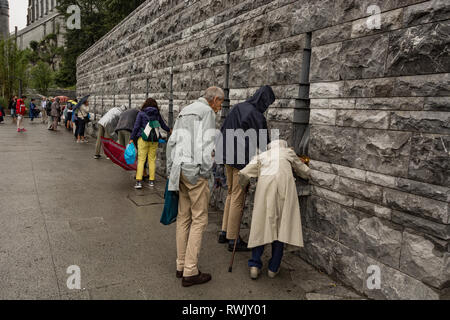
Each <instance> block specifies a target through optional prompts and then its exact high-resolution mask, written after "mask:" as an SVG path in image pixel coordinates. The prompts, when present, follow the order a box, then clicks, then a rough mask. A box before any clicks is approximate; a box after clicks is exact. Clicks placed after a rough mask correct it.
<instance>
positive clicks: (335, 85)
mask: <svg viewBox="0 0 450 320" xmlns="http://www.w3.org/2000/svg"><path fill="white" fill-rule="evenodd" d="M343 90H344V82H318V83H311V88H310V92H309V96H310V98H311V99H323V98H339V97H342V95H343Z"/></svg>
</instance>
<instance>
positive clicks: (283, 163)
mask: <svg viewBox="0 0 450 320" xmlns="http://www.w3.org/2000/svg"><path fill="white" fill-rule="evenodd" d="M292 168H293V169H294V171H295V172H296V173H297V175H299V176H300V177H302V178H304V179H308V178H309V171H310V169H309V168H308V166H306V165H305V164H304V163H303V162H302V161H301V160H300V158H299V157H298V156H297V155H296V153H295V151H294V150H292V149H290V148H288V144H287V142H286V141H284V140H276V141H273V142H271V143H270V144H269V146H268V150H267V151H266V152H264V153H261V154H260V155H258V156H256V157H255V158H254V159H253V160H252V161H251V162H250V163H249V164H248V165H247V166H246V167H245V168H244V169H242V170H241V171H240V172H239V183H240V185H241V186H242V187H243V188H244V189H245V188H246V187H247V186H248V184H249V183H250V178H258V184H257V186H256V193H255V201H254V203H255V205H254V208H253V214H252V223H251V229H250V237H249V242H248V247H249V248H252V258H251V259H250V260H249V262H248V266H249V268H250V277H251V278H252V279H254V280H255V279H257V278H258V276H259V274H260V272H261V268H262V265H263V263H262V261H261V256H262V254H263V252H264V246H265V245H266V244H271V245H272V258H271V259H270V261H269V270H268V275H269V277H270V278H274V277H275V276H276V275H277V274H278V273H279V271H280V265H281V260H282V258H283V251H284V244H285V243H286V244H290V245H293V246H296V247H303V235H302V225H301V218H300V207H299V202H298V196H297V190H296V185H295V178H294V175H293V173H292Z"/></svg>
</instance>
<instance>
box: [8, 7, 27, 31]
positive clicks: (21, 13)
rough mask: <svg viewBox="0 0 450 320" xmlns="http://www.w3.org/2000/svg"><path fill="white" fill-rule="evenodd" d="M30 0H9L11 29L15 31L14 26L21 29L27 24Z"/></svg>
mask: <svg viewBox="0 0 450 320" xmlns="http://www.w3.org/2000/svg"><path fill="white" fill-rule="evenodd" d="M27 8H28V0H9V31H10V32H14V27H15V26H17V27H19V30H21V29H23V28H25V27H26V26H27Z"/></svg>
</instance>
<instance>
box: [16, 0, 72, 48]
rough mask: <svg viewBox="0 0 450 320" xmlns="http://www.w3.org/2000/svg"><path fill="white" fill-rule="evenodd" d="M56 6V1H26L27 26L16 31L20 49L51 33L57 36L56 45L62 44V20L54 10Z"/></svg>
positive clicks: (63, 28)
mask: <svg viewBox="0 0 450 320" xmlns="http://www.w3.org/2000/svg"><path fill="white" fill-rule="evenodd" d="M56 5H57V1H56V0H28V14H27V26H26V27H25V28H24V29H22V30H19V31H18V40H17V44H18V46H19V48H20V49H25V48H27V47H29V45H30V42H31V41H40V40H42V39H43V38H44V37H45V36H46V35H48V34H51V33H55V34H57V35H58V37H57V39H58V45H60V46H62V45H63V44H64V30H65V27H64V19H63V17H62V16H61V15H60V14H59V12H58V11H57V10H56Z"/></svg>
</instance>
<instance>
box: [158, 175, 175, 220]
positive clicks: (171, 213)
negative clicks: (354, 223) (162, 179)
mask: <svg viewBox="0 0 450 320" xmlns="http://www.w3.org/2000/svg"><path fill="white" fill-rule="evenodd" d="M164 199H165V200H164V210H163V213H162V216H161V223H162V224H163V225H165V226H168V225H170V224H172V223H174V222H175V221H176V220H177V216H178V193H177V192H175V191H169V180H167V184H166V192H165V194H164Z"/></svg>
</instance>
